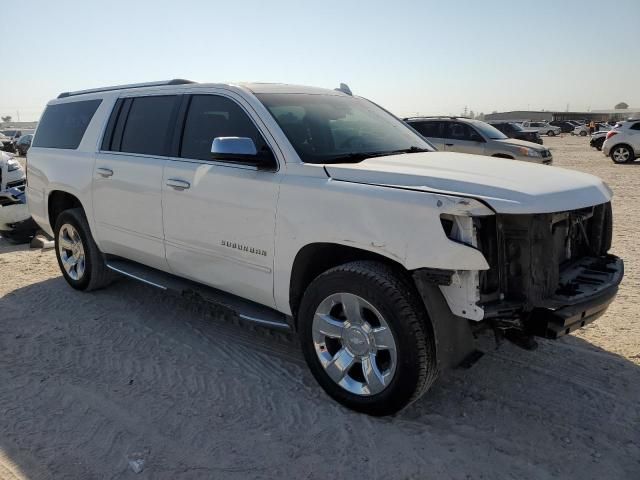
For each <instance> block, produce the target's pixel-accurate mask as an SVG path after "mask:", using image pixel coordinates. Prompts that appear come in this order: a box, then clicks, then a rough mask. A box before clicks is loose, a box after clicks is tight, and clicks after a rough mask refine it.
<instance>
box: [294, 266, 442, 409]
mask: <svg viewBox="0 0 640 480" xmlns="http://www.w3.org/2000/svg"><path fill="white" fill-rule="evenodd" d="M336 293H350V294H353V295H357V296H359V297H361V298H363V299H365V300H366V301H367V302H369V303H370V304H371V305H373V306H374V307H375V308H376V309H377V310H378V311H379V312H380V313H381V314H382V315H383V317H384V319H385V321H386V323H387V325H388V326H389V327H390V329H391V331H392V333H393V337H394V340H395V342H396V352H397V364H396V369H395V373H394V375H393V378H392V379H391V380H390V382H389V384H388V385H387V386H386V387H385V388H384V389H383V390H382V391H381V392H379V393H377V394H375V395H358V394H355V393H351V392H349V391H347V390H346V389H344V388H342V387H341V386H340V385H338V384H337V383H335V382H334V380H332V379H331V377H330V376H329V375H328V374H327V372H326V371H325V369H324V368H323V366H322V364H321V362H320V360H319V358H318V355H317V353H316V349H315V346H314V342H313V329H312V323H313V318H314V315H315V313H316V310H317V308H318V306H319V305H320V303H321V302H322V301H323V300H324V299H326V298H327V297H329V296H330V295H333V294H336ZM298 313H299V315H298V326H299V334H300V340H301V344H302V350H303V353H304V356H305V359H306V361H307V364H308V365H309V368H310V369H311V372H312V374H313V376H314V377H315V378H316V380H317V381H318V383H319V384H320V386H321V387H322V388H323V389H324V390H325V391H326V392H327V393H328V394H329V395H330V396H331V397H332V398H333V399H335V400H336V401H338V402H340V403H342V404H343V405H345V406H346V407H348V408H351V409H353V410H356V411H359V412H362V413H366V414H369V415H376V416H381V415H391V414H393V413H396V412H398V411H399V410H401V409H402V408H404V407H406V406H407V405H409V404H410V403H411V402H413V401H415V400H417V399H418V398H420V396H421V395H422V394H423V393H424V392H426V391H427V390H428V389H429V387H430V386H431V385H432V384H433V382H434V381H435V379H436V377H437V375H438V367H437V359H436V350H435V338H434V333H433V327H432V325H431V322H430V320H429V318H428V316H427V312H426V309H425V308H424V304H423V302H422V299H421V298H420V296H419V294H418V292H417V290H416V288H415V286H414V284H413V282H412V281H411V279H410V278H408V277H407V275H406V274H404V272H402V271H400V270H399V269H398V270H396V269H394V268H392V267H390V266H387V265H385V264H383V263H380V262H375V261H356V262H351V263H347V264H344V265H341V266H338V267H335V268H332V269H330V270H328V271H326V272H324V273H323V274H322V275H320V276H319V277H317V278H316V279H315V280H314V281H313V282H312V283H311V285H309V287H308V288H307V290H306V291H305V293H304V296H303V298H302V302H301V305H300V309H299V312H298Z"/></svg>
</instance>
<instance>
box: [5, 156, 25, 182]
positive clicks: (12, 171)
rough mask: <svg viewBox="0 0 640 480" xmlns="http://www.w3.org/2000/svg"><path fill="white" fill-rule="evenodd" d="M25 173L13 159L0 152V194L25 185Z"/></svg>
mask: <svg viewBox="0 0 640 480" xmlns="http://www.w3.org/2000/svg"><path fill="white" fill-rule="evenodd" d="M25 178H26V177H25V172H24V169H23V168H22V165H20V162H18V161H17V160H16V159H15V158H13V157H12V156H11V155H9V154H7V153H4V152H0V192H1V191H4V190H8V189H10V188H13V187H20V186H23V185H24V184H25Z"/></svg>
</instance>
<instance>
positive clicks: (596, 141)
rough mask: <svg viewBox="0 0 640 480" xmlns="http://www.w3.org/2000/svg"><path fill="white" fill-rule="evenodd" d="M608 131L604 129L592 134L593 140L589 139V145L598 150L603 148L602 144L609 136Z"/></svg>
mask: <svg viewBox="0 0 640 480" xmlns="http://www.w3.org/2000/svg"><path fill="white" fill-rule="evenodd" d="M607 133H609V132H605V131H604V130H603V131H600V132H596V133H594V134H593V135H591V140H589V145H590V146H591V147H593V148H595V149H596V150H602V144H603V143H604V141H605V139H606V137H607Z"/></svg>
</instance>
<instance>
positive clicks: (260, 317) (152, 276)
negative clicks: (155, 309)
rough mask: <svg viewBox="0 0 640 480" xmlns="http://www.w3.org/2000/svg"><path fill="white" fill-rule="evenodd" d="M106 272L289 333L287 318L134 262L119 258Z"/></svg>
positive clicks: (233, 296) (109, 260) (213, 289)
mask: <svg viewBox="0 0 640 480" xmlns="http://www.w3.org/2000/svg"><path fill="white" fill-rule="evenodd" d="M107 268H109V269H110V270H113V271H114V272H117V273H120V274H122V275H125V276H127V277H129V278H133V279H134V280H138V281H140V282H143V283H146V284H147V285H150V286H152V287H156V288H159V289H161V290H165V291H169V292H173V293H177V294H178V295H181V296H189V295H194V294H195V295H196V296H198V297H200V298H201V299H202V300H204V301H206V302H209V303H213V304H215V305H218V306H222V307H225V308H227V309H229V310H232V311H233V312H234V313H235V314H236V315H237V316H238V317H239V318H241V319H243V320H247V321H249V322H254V323H258V324H260V325H264V326H267V327H270V328H277V329H283V330H289V329H291V325H290V323H289V322H287V319H288V317H287V316H286V315H284V314H283V313H280V312H278V311H276V310H274V309H272V308H269V307H265V306H264V305H260V304H259V303H255V302H252V301H251V300H245V299H244V298H241V297H238V296H236V295H232V294H230V293H226V292H223V291H221V290H218V289H216V288H213V287H208V286H206V285H202V284H200V283H197V282H193V281H191V280H187V279H184V278H181V277H177V276H176V275H172V274H170V273H166V272H163V271H161V270H157V269H155V268H151V267H147V266H146V265H141V264H139V263H137V262H132V261H130V260H124V259H121V258H110V259H108V260H107Z"/></svg>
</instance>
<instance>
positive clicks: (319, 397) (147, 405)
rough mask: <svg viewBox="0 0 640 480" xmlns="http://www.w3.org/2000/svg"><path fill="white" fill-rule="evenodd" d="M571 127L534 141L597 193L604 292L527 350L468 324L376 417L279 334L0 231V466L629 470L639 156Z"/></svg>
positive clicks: (73, 474)
mask: <svg viewBox="0 0 640 480" xmlns="http://www.w3.org/2000/svg"><path fill="white" fill-rule="evenodd" d="M587 142H588V140H587V139H584V138H572V137H565V138H555V139H545V143H546V144H547V145H549V146H550V147H551V148H552V149H553V153H554V157H555V160H556V164H557V165H560V166H565V167H568V168H574V169H577V170H582V171H586V172H590V173H594V174H596V175H599V176H601V177H603V178H604V179H605V180H606V181H607V182H608V183H609V185H610V186H611V188H612V189H613V190H614V192H615V195H616V198H615V201H614V211H615V227H616V228H615V240H614V246H613V251H614V252H615V253H617V254H618V255H621V256H622V257H624V259H625V261H626V265H627V275H626V278H625V281H624V283H623V285H622V288H621V290H620V294H619V296H618V299H617V301H616V302H615V304H614V305H613V306H612V307H611V308H610V309H609V311H608V313H607V314H606V315H605V316H604V317H602V318H601V319H600V320H598V321H597V322H596V323H595V324H593V325H591V326H589V327H588V328H585V329H584V330H582V331H580V332H579V333H577V334H576V335H573V336H570V337H566V338H563V339H561V340H559V341H556V342H550V341H541V342H540V348H539V349H538V350H537V351H535V352H527V351H523V350H521V349H518V348H517V347H515V346H513V345H511V344H504V345H503V346H502V347H501V348H500V349H499V350H494V349H493V345H492V343H491V342H490V341H488V339H483V345H484V347H485V348H486V349H487V354H486V355H485V356H484V357H483V358H482V359H481V360H480V361H479V362H478V363H477V364H476V365H475V366H474V367H473V368H471V369H469V370H456V371H452V372H449V373H448V374H447V375H446V376H443V377H442V378H441V379H440V380H439V381H438V382H437V383H436V385H435V386H434V387H433V389H432V390H431V391H430V392H429V393H428V394H427V395H425V396H424V397H423V398H422V399H421V400H420V401H418V402H417V403H415V404H414V405H412V406H411V407H410V408H408V409H406V410H405V411H403V412H402V413H400V414H399V415H397V416H395V417H392V418H382V419H376V418H370V417H367V416H364V415H359V414H355V413H353V412H351V411H349V410H347V409H345V408H342V407H341V406H339V405H338V404H336V403H335V402H333V401H331V400H330V399H329V398H328V397H327V396H326V395H325V394H324V393H323V391H322V390H321V389H320V387H319V386H317V385H316V383H315V381H314V380H313V378H312V377H311V375H310V373H309V372H308V371H307V368H306V366H305V364H304V361H303V359H302V356H301V354H300V352H299V347H298V345H297V344H296V342H295V339H293V338H291V337H289V336H287V335H284V334H276V333H273V332H270V331H268V330H263V329H261V328H257V327H253V326H248V325H242V324H239V323H237V322H235V321H234V320H232V319H229V318H225V315H222V314H220V313H215V312H212V311H210V310H208V309H207V308H205V307H203V306H202V305H194V304H192V303H189V302H188V301H186V300H182V299H178V298H172V297H164V296H162V295H161V294H160V293H158V292H157V291H155V290H153V289H151V288H149V287H146V286H143V285H140V284H137V283H135V282H133V281H129V280H121V281H119V282H117V283H116V284H114V285H113V286H112V287H110V288H109V289H106V290H103V291H99V292H95V293H92V294H82V293H79V292H76V291H74V290H72V289H71V288H69V287H68V286H67V285H66V283H65V282H64V280H63V279H62V277H61V276H60V274H59V272H58V267H57V265H56V263H55V258H54V254H53V252H51V251H48V252H41V251H35V250H29V249H27V248H25V247H13V246H9V245H8V244H6V243H4V242H3V241H1V240H0V479H1V480H8V479H11V480H13V479H16V478H18V479H34V480H35V479H49V478H51V479H67V478H69V479H102V478H134V477H136V478H140V479H143V478H148V479H177V478H180V479H201V478H224V479H235V478H238V479H241V478H242V479H244V478H264V479H266V478H310V479H316V478H338V479H339V478H354V479H360V478H366V479H377V478H386V479H391V478H393V479H396V478H402V479H424V478H438V479H449V478H451V479H491V480H493V479H528V478H536V479H547V478H561V479H566V478H575V479H596V478H597V479H600V478H607V479H637V478H640V401H639V399H640V323H638V320H637V313H638V311H639V307H638V302H639V301H640V294H639V293H638V292H639V291H640V288H639V287H640V278H639V275H640V274H639V272H640V268H639V267H640V265H639V263H640V256H639V255H638V254H637V250H638V247H637V244H638V239H639V238H640V208H639V206H638V205H639V204H640V198H639V197H640V165H637V166H631V165H630V166H617V165H613V163H612V162H611V161H609V160H607V159H605V158H604V157H603V156H602V154H600V153H599V152H596V151H594V150H591V149H590V148H589V147H588V144H587ZM132 460H134V461H136V460H140V461H141V464H143V471H142V472H141V473H138V474H136V473H134V471H133V469H132V468H131V465H130V463H129V462H130V461H132Z"/></svg>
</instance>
